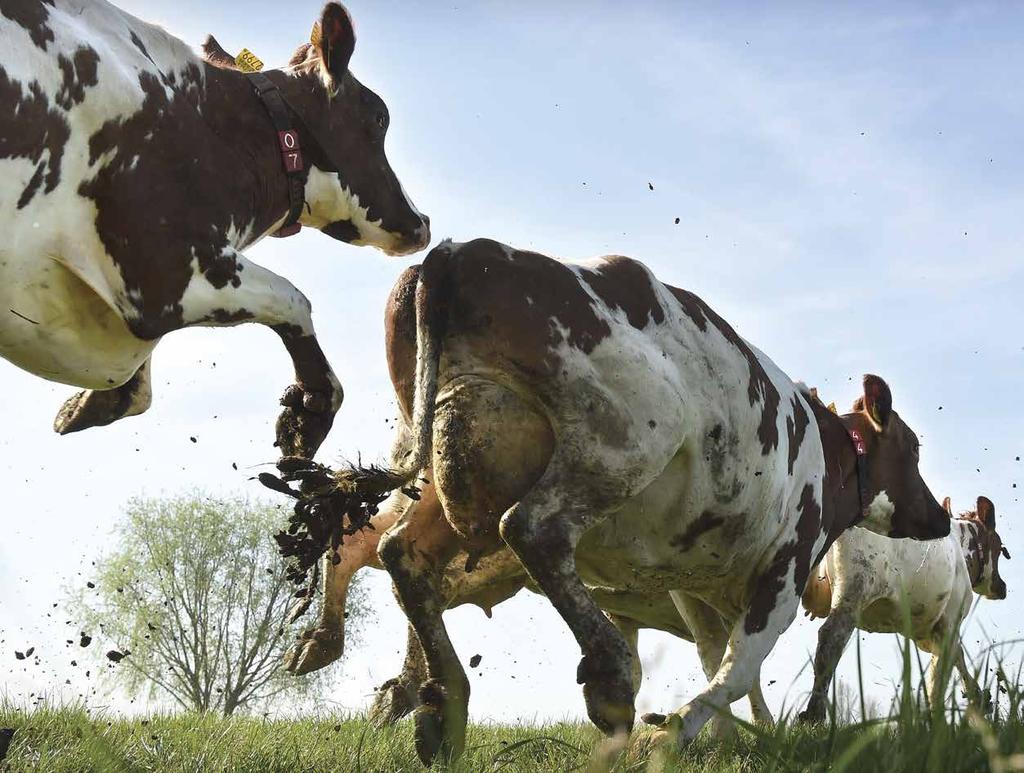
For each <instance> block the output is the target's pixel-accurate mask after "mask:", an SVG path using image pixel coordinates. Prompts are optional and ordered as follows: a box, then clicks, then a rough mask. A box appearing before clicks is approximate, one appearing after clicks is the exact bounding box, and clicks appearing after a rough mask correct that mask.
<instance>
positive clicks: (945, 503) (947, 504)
mask: <svg viewBox="0 0 1024 773" xmlns="http://www.w3.org/2000/svg"><path fill="white" fill-rule="evenodd" d="M942 509H943V510H945V511H946V512H947V513H949V515H950V517H952V516H953V502H952V501H951V500H950V498H949V497H946V498H945V499H943V500H942Z"/></svg>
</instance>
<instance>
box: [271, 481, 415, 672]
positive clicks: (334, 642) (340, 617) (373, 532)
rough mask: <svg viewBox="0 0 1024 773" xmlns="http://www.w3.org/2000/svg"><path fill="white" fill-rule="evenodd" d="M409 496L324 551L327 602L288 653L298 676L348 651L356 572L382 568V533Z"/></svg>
mask: <svg viewBox="0 0 1024 773" xmlns="http://www.w3.org/2000/svg"><path fill="white" fill-rule="evenodd" d="M408 502H409V499H408V498H407V497H406V496H405V495H404V494H402V493H400V492H396V493H395V494H392V495H391V497H390V498H389V499H388V500H387V501H386V502H385V503H384V504H383V505H382V506H381V511H380V513H378V514H377V515H375V516H373V518H371V519H370V525H369V526H368V527H367V528H364V529H361V530H360V531H358V532H356V533H355V534H352V535H350V536H348V537H345V540H344V542H343V544H342V545H341V547H340V548H339V549H338V552H337V554H335V553H334V551H328V552H327V553H325V554H324V557H323V559H322V564H321V568H322V570H323V572H322V575H323V586H322V589H323V603H322V605H321V607H320V618H319V620H318V621H317V624H316V626H315V627H313V628H309V629H306V630H305V631H303V632H302V633H301V634H300V635H299V638H298V640H297V641H296V642H295V644H293V645H292V646H291V647H290V648H289V649H288V651H287V652H286V653H285V656H284V667H285V670H286V671H289V672H290V673H292V674H295V675H296V676H301V675H302V674H308V673H311V672H313V671H318V670H320V669H322V668H325V667H327V666H329V665H330V664H331V663H333V662H335V661H336V660H337V659H338V658H340V657H341V656H342V655H343V654H344V652H345V617H346V605H347V602H348V591H349V588H350V587H351V585H352V580H353V578H354V577H355V574H356V572H358V571H359V570H360V569H363V568H364V567H367V566H369V567H374V568H376V569H382V568H383V567H382V566H381V564H380V561H379V560H378V558H377V547H378V545H379V543H380V538H381V535H383V533H384V532H385V531H387V530H388V529H390V528H391V527H392V526H394V525H395V522H396V521H397V520H398V518H399V516H400V515H401V514H402V513H403V512H404V511H405V509H406V507H407V506H408Z"/></svg>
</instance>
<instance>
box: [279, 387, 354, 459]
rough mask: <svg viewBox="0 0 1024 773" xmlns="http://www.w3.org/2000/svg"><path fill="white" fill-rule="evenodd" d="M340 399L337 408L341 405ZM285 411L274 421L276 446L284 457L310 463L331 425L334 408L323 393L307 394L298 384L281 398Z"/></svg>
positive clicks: (332, 401)
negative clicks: (299, 457) (293, 457)
mask: <svg viewBox="0 0 1024 773" xmlns="http://www.w3.org/2000/svg"><path fill="white" fill-rule="evenodd" d="M340 402H341V401H340V399H339V400H338V404H339V405H340ZM281 405H283V406H284V410H283V411H281V415H280V416H278V417H277V427H276V432H277V442H275V443H274V445H276V446H277V447H278V448H280V449H281V454H282V455H283V456H301V457H303V458H305V459H312V458H313V457H314V456H315V455H316V452H317V450H319V448H320V444H321V443H323V442H324V439H325V438H326V437H327V433H329V432H330V431H331V425H333V424H334V414H335V413H337V410H338V409H337V407H336V405H335V404H334V400H333V396H332V395H331V394H328V393H326V392H307V391H305V390H304V389H303V388H302V387H300V386H299V385H298V384H292V385H291V386H290V387H288V388H287V389H286V390H285V392H284V395H282V397H281Z"/></svg>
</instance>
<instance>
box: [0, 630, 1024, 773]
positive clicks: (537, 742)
mask: <svg viewBox="0 0 1024 773" xmlns="http://www.w3.org/2000/svg"><path fill="white" fill-rule="evenodd" d="M858 658H859V651H858ZM903 663H904V668H903V674H902V679H901V686H900V687H899V688H898V692H897V694H896V695H895V699H894V701H893V706H894V708H893V712H892V716H890V717H888V718H885V719H873V720H869V721H867V722H852V721H850V722H836V721H834V715H835V706H836V704H837V702H836V701H835V698H833V707H832V708H833V711H832V712H831V713H832V715H833V717H832V721H830V722H829V723H827V724H825V725H822V726H817V727H813V728H809V727H806V726H802V725H798V724H794V723H792V722H790V721H789V720H788V719H787V718H783V719H782V720H781V721H780V722H778V723H777V724H776V725H775V726H774V727H753V726H751V725H748V724H745V723H740V724H741V728H740V731H739V733H738V735H737V736H736V737H735V738H734V740H733V741H731V742H728V743H722V742H719V741H715V740H713V739H712V738H710V737H709V736H708V735H707V733H706V732H705V733H702V734H701V735H700V736H699V737H698V738H697V739H696V740H695V741H694V742H693V743H692V744H691V745H690V746H689V747H688V748H687V749H686V750H685V751H683V752H681V753H680V752H677V751H676V750H674V749H672V750H669V751H667V752H666V751H665V750H661V749H652V748H651V747H652V745H651V743H650V732H649V731H648V730H646V729H639V730H637V731H636V732H635V733H634V734H633V737H632V738H631V739H630V741H629V743H628V745H625V746H624V748H623V749H620V752H621V753H618V754H616V753H614V749H613V748H612V747H613V746H614V744H612V743H610V742H607V741H604V739H603V738H602V737H601V736H600V734H599V733H598V732H597V731H596V730H595V729H594V728H593V727H592V726H590V725H589V724H582V723H560V724H552V725H546V726H541V727H531V726H507V725H473V726H470V728H469V731H468V738H467V748H466V752H465V754H464V755H463V756H462V757H461V758H460V759H459V760H458V761H457V762H455V763H454V764H452V765H450V766H445V765H443V764H438V765H437V766H436V767H435V770H440V771H450V772H451V773H498V772H499V771H502V772H503V773H527V772H530V773H534V772H537V773H541V772H543V773H547V772H548V771H551V772H555V771H559V772H560V771H571V770H580V771H593V772H594V773H598V772H600V773H668V771H700V772H701V773H774V772H775V771H778V772H780V773H781V772H782V771H822V772H824V771H831V772H832V773H842V772H843V771H849V773H874V772H875V771H877V772H878V773H899V772H901V771H908V772H909V771H914V772H915V773H916V772H918V771H919V772H920V773H931V772H932V771H942V773H961V772H963V773H966V772H967V771H972V772H973V771H985V770H991V771H993V773H1011V772H1012V771H1024V753H1022V752H1024V686H1022V684H1021V673H1020V671H1018V672H1017V674H1016V678H1014V679H1010V678H1007V677H1006V676H1005V672H1004V670H1003V668H1001V667H998V666H993V664H992V662H991V660H988V661H986V664H985V668H984V671H983V676H984V678H983V679H982V680H981V681H982V685H983V687H984V686H985V685H986V684H987V686H988V690H989V692H990V693H996V694H998V695H999V700H998V705H997V706H996V708H995V710H994V712H992V714H991V716H989V717H987V718H983V717H982V716H981V715H980V714H979V713H977V712H975V711H974V710H970V711H966V712H965V711H962V710H961V709H959V708H958V707H957V705H956V703H955V701H954V699H953V695H952V694H951V695H950V698H949V699H948V700H947V702H946V705H945V706H939V707H937V708H936V709H928V708H927V707H926V703H925V701H924V700H923V695H922V692H921V688H917V689H916V690H915V689H912V688H911V687H910V685H911V683H912V681H915V680H913V679H912V678H911V677H912V674H913V671H914V670H915V669H914V668H913V666H914V665H917V669H916V670H917V672H918V676H920V674H921V673H922V672H923V664H920V663H918V662H917V659H915V658H913V657H912V656H911V650H910V647H909V645H908V646H907V647H906V648H904V651H903ZM946 671H947V672H948V668H947V669H946ZM946 677H947V679H948V673H946ZM957 692H958V691H957ZM950 693H953V691H950ZM861 696H863V692H861ZM857 702H858V700H856V699H855V700H854V703H857ZM847 703H849V701H847ZM859 703H860V706H859V707H857V706H854V707H849V706H847V707H846V708H844V709H843V710H842V711H841V712H840V713H846V714H850V713H852V714H855V715H856V716H858V717H859V716H863V713H864V711H865V709H864V702H863V700H859ZM0 728H14V729H15V731H16V733H15V736H14V741H13V743H12V744H11V747H10V750H9V753H8V755H7V758H6V761H5V762H2V763H0V772H3V773H7V771H19V772H20V771H45V773H71V771H74V773H81V772H82V771H132V772H134V771H168V772H170V773H178V772H180V773H186V772H188V773H191V772H193V771H194V772H195V773H200V772H202V773H206V772H207V771H233V772H237V773H276V772H278V771H280V773H285V772H287V773H302V772H304V771H310V773H313V772H315V773H326V772H327V771H340V772H341V773H371V772H372V773H394V772H395V771H418V770H422V768H421V766H420V764H419V761H418V760H417V758H416V753H415V750H414V745H413V728H412V723H411V722H410V721H408V720H406V721H404V722H402V723H400V724H399V725H397V726H396V727H393V728H386V729H376V728H373V727H371V726H370V725H369V724H368V723H367V722H366V721H365V720H364V719H363V718H362V717H359V716H355V717H352V716H348V717H317V718H303V719H296V720H272V721H267V720H263V719H259V718H254V717H234V718H230V719H224V718H222V717H220V716H216V715H212V714H207V715H199V714H173V715H171V714H168V715H157V716H153V717H150V718H149V719H125V718H119V717H115V716H109V717H108V716H106V715H104V714H103V713H102V712H95V711H94V712H92V713H91V714H90V713H89V712H87V711H86V710H85V709H82V708H76V707H71V708H66V707H65V708H55V707H46V706H44V707H41V708H35V709H32V710H30V711H26V710H21V709H19V708H17V707H14V706H12V705H11V704H8V703H4V702H2V701H0Z"/></svg>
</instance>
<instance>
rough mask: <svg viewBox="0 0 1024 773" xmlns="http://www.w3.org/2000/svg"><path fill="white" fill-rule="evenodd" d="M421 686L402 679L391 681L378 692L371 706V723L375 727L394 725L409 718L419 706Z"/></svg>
mask: <svg viewBox="0 0 1024 773" xmlns="http://www.w3.org/2000/svg"><path fill="white" fill-rule="evenodd" d="M418 691H419V685H418V684H413V683H412V682H408V681H403V680H402V679H401V678H400V677H398V678H395V679H389V680H388V681H386V682H385V683H384V684H382V685H381V686H380V689H378V690H377V695H376V696H375V697H374V699H373V705H372V706H370V723H371V724H372V725H373V726H374V727H386V726H388V725H394V724H395V723H397V722H398V721H399V720H401V719H402V718H404V717H407V716H408V715H409V714H411V713H412V712H413V710H415V709H416V708H417V707H418V706H419V705H420V699H419V695H418Z"/></svg>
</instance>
